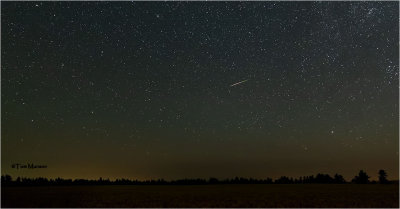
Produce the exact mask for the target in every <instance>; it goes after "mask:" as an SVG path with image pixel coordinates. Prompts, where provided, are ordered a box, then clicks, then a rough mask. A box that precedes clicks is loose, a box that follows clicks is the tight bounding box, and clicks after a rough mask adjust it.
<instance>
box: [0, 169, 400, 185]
mask: <svg viewBox="0 0 400 209" xmlns="http://www.w3.org/2000/svg"><path fill="white" fill-rule="evenodd" d="M378 174H379V180H378V181H370V180H369V178H370V177H369V176H368V175H367V173H366V172H365V171H363V170H360V172H359V173H358V175H357V176H355V177H354V178H353V179H352V180H351V182H347V181H346V180H345V179H344V178H343V176H342V175H339V174H335V175H334V176H333V177H331V176H330V175H329V174H321V173H318V174H317V175H315V176H314V175H311V176H302V177H300V178H291V177H287V176H281V177H280V178H278V179H275V180H272V179H271V178H266V179H254V178H239V177H236V178H233V179H224V180H219V179H217V178H209V179H200V178H198V179H179V180H172V181H166V180H164V179H157V180H144V181H140V180H130V179H124V178H122V179H116V180H110V179H103V178H99V179H97V180H88V179H75V180H72V179H62V178H56V179H47V178H43V177H39V178H24V177H22V178H21V177H17V178H16V179H13V178H12V177H11V176H10V175H2V176H1V184H2V186H46V185H206V184H346V183H356V184H368V183H372V184H376V183H380V184H389V183H396V182H397V181H389V180H388V179H387V173H386V171H384V170H379V172H378ZM397 183H398V182H397Z"/></svg>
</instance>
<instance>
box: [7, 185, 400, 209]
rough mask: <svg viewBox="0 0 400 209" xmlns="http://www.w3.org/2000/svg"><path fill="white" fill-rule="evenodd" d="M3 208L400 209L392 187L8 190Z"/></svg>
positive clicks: (317, 186) (201, 186) (112, 187)
mask: <svg viewBox="0 0 400 209" xmlns="http://www.w3.org/2000/svg"><path fill="white" fill-rule="evenodd" d="M1 201H2V202H1V206H2V207H59V208H61V207H228V208H229V207H320V208H329V207H357V208H362V207H375V208H376V207H381V208H382V207H383V208H389V207H395V208H398V207H399V188H398V184H392V185H379V184H377V185H356V184H345V185H329V184H324V185H316V184H288V185H284V184H283V185H282V184H281V185H271V184H267V185H198V186H171V185H168V186H167V185H159V186H158V185H142V186H137V185H125V186H46V187H44V186H43V187H3V188H2V193H1Z"/></svg>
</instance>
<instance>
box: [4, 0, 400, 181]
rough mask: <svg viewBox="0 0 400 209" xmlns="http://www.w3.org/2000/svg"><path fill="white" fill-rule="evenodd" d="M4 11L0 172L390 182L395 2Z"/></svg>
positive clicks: (395, 143) (92, 5)
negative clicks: (363, 177) (320, 176)
mask: <svg viewBox="0 0 400 209" xmlns="http://www.w3.org/2000/svg"><path fill="white" fill-rule="evenodd" d="M1 7H2V8H1V116H2V117H1V120H2V121H1V122H2V123H1V153H2V154H1V162H2V165H1V168H2V171H1V173H2V174H6V173H7V174H11V175H13V176H26V177H36V176H44V177H51V178H54V177H63V178H90V179H94V178H96V179H97V178H99V177H103V178H110V179H114V178H122V177H124V178H132V179H136V178H137V179H153V178H164V179H167V180H168V179H179V178H208V177H217V178H233V177H235V176H241V177H253V178H266V177H271V178H276V177H279V176H282V175H286V176H293V177H298V176H303V175H315V174H317V173H319V172H321V173H328V174H331V175H333V174H335V173H339V174H342V175H344V177H345V178H346V179H347V180H350V179H351V178H352V177H354V176H355V175H356V174H357V173H358V171H359V170H360V169H363V170H366V171H367V173H368V174H369V175H370V176H372V177H373V179H376V177H377V172H378V170H379V169H385V170H386V171H387V172H388V175H389V176H388V178H389V179H398V175H399V122H398V121H399V2H322V3H321V2H1ZM13 163H22V164H25V163H34V164H40V165H47V166H48V168H43V169H34V170H32V169H30V170H29V169H18V170H17V169H13V168H11V165H12V164H13Z"/></svg>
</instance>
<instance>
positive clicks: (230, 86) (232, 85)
mask: <svg viewBox="0 0 400 209" xmlns="http://www.w3.org/2000/svg"><path fill="white" fill-rule="evenodd" d="M248 80H249V79H246V80H243V81H239V82H237V83H234V84H232V85H230V87H232V86H236V85H239V84H241V83H244V82H246V81H248Z"/></svg>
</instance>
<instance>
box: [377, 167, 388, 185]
mask: <svg viewBox="0 0 400 209" xmlns="http://www.w3.org/2000/svg"><path fill="white" fill-rule="evenodd" d="M378 174H379V183H381V184H386V183H388V180H387V174H386V171H385V170H379V172H378Z"/></svg>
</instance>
